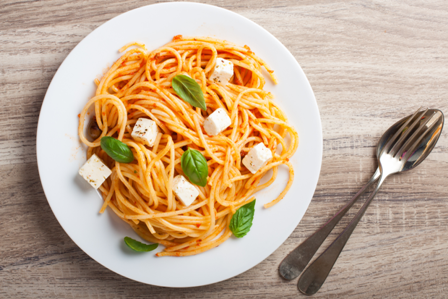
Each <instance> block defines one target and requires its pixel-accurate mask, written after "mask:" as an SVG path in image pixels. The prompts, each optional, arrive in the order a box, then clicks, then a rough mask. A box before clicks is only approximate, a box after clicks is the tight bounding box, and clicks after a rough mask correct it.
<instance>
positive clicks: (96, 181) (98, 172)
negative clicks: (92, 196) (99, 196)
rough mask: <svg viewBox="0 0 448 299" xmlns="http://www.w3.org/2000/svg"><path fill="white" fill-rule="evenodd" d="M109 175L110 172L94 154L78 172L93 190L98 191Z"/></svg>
mask: <svg viewBox="0 0 448 299" xmlns="http://www.w3.org/2000/svg"><path fill="white" fill-rule="evenodd" d="M111 173H112V171H111V170H110V169H109V168H108V167H107V166H106V165H105V164H104V163H103V161H101V160H100V158H98V156H97V155H95V154H93V155H92V157H90V159H89V160H87V162H86V163H85V164H84V165H83V166H82V167H81V169H80V170H79V174H80V175H81V176H82V177H83V178H84V179H85V180H86V181H87V182H88V183H89V184H90V185H92V187H93V188H95V189H98V188H99V187H100V186H101V184H102V183H104V181H105V180H106V179H107V178H108V177H109V176H110V174H111Z"/></svg>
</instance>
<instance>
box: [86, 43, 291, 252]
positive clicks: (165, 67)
mask: <svg viewBox="0 0 448 299" xmlns="http://www.w3.org/2000/svg"><path fill="white" fill-rule="evenodd" d="M119 51H120V52H123V53H124V54H123V55H122V56H121V58H119V59H118V60H117V61H116V62H115V63H114V64H113V65H112V67H110V69H109V70H108V71H107V73H106V74H105V75H104V76H103V77H102V78H101V80H95V83H96V85H97V89H96V93H95V96H94V97H93V98H92V99H90V100H89V101H88V102H87V104H86V105H85V107H84V109H83V110H82V112H81V114H80V122H79V137H80V139H81V141H82V142H83V143H84V144H86V145H87V146H88V150H87V158H89V157H90V156H92V155H93V154H96V155H97V156H98V157H99V158H100V159H101V160H103V161H104V163H105V164H106V165H107V166H108V167H109V168H110V169H111V170H112V174H111V175H110V177H109V178H108V179H107V180H106V181H105V182H104V183H103V184H102V185H101V186H100V188H99V191H100V193H101V194H102V196H103V199H104V204H103V206H102V208H101V210H100V213H103V212H104V211H105V209H106V208H107V207H109V208H110V209H111V210H112V211H113V212H115V214H116V215H118V217H120V218H121V219H122V220H123V221H125V222H126V223H128V224H129V225H130V226H131V227H132V228H133V229H134V230H135V231H136V232H137V233H138V234H139V235H140V236H141V237H142V238H143V239H145V240H147V241H149V242H155V243H160V244H162V245H164V246H165V248H164V250H163V251H161V252H159V253H157V256H189V255H194V254H198V253H201V252H204V251H207V250H209V249H212V248H214V247H216V246H218V245H219V244H221V243H223V242H224V241H225V240H226V239H228V238H229V237H230V236H231V234H232V232H231V231H230V229H229V223H230V220H231V218H232V215H233V214H234V213H235V212H236V211H237V210H238V208H240V207H241V206H243V205H245V204H247V203H249V202H251V201H252V200H254V195H255V193H256V192H257V191H260V190H262V189H264V188H266V187H268V186H269V185H271V184H272V183H273V182H274V181H275V179H276V177H277V171H278V167H280V166H282V165H284V166H286V167H287V168H289V180H288V182H287V184H286V187H285V188H284V190H283V191H282V192H281V193H280V195H279V196H278V197H277V198H275V199H273V200H272V201H271V202H268V203H266V204H265V205H264V207H265V208H269V207H271V206H273V205H275V204H276V203H278V202H279V201H280V200H281V199H282V198H283V197H284V196H285V194H286V193H287V192H288V190H289V188H290V187H291V185H292V183H293V179H294V171H293V167H292V165H291V163H290V162H289V158H290V157H291V156H292V155H293V154H294V152H295V151H296V149H297V147H298V142H299V140H298V134H297V132H296V130H295V129H294V128H293V127H292V126H291V125H290V124H289V123H288V121H287V119H286V116H285V114H284V112H283V111H282V110H281V109H280V108H279V107H278V106H277V104H276V103H275V102H274V100H273V95H272V94H271V93H269V92H267V91H265V90H263V86H264V85H265V79H264V76H263V72H265V71H267V74H269V76H270V79H271V80H272V81H273V82H274V83H275V84H276V83H277V80H276V78H275V76H274V72H273V70H271V69H270V68H269V67H268V65H267V64H266V63H265V62H264V61H263V60H261V59H260V58H259V57H257V56H256V55H255V54H254V52H252V51H251V50H250V48H249V47H247V46H244V47H240V46H237V45H234V44H232V43H229V42H227V41H223V40H217V39H212V38H199V37H195V38H187V37H182V36H175V37H174V38H173V40H172V41H171V42H169V43H168V44H166V45H164V46H162V47H160V48H158V49H156V50H154V51H152V52H148V51H147V50H146V48H145V45H143V44H140V43H136V42H134V43H130V44H128V45H125V46H124V47H123V48H121V49H120V50H119ZM217 58H223V59H226V60H228V61H231V62H232V63H233V70H234V75H233V77H232V78H231V79H230V81H229V83H228V84H221V83H216V82H215V81H212V80H210V76H211V74H212V73H213V71H214V68H215V64H216V61H217ZM263 68H264V70H263ZM181 74H183V75H188V76H189V77H191V78H193V79H194V80H195V81H196V82H197V83H198V84H199V86H200V88H201V90H202V92H203V95H204V99H205V103H206V106H207V109H206V111H204V110H201V109H200V108H195V107H193V106H192V105H190V104H189V103H187V102H186V101H184V100H183V99H181V98H180V97H179V96H178V95H177V94H176V92H175V91H174V89H173V88H172V85H171V82H172V79H173V78H174V77H175V76H176V75H181ZM92 106H93V107H94V111H95V112H94V114H95V115H94V122H95V123H96V124H95V125H96V126H97V127H98V129H99V132H100V135H99V136H95V137H97V138H95V140H93V139H92V138H91V137H90V136H89V135H88V134H85V133H84V131H85V128H84V127H85V119H86V117H88V114H90V113H89V111H92V110H93V107H92ZM218 108H223V109H224V110H225V111H226V113H227V114H228V117H229V118H230V120H231V125H230V126H229V127H228V128H226V129H225V130H224V131H222V132H221V133H220V134H218V135H215V136H210V135H208V134H206V133H205V132H204V127H203V124H204V120H205V119H206V118H207V116H208V115H210V114H211V113H212V112H213V111H215V110H216V109H218ZM139 118H147V119H150V120H152V121H154V122H155V123H156V124H157V126H158V128H159V133H158V134H157V137H156V138H155V142H154V145H153V146H152V147H149V146H148V145H145V144H144V143H142V142H139V141H138V140H136V139H134V138H133V137H132V136H131V133H132V131H133V127H134V125H135V123H136V122H137V120H138V119H139ZM104 136H111V137H114V138H116V139H118V140H120V141H122V142H123V143H125V144H126V145H127V146H128V147H129V148H130V149H131V150H132V153H133V155H134V157H135V160H134V161H133V162H132V163H119V162H116V161H115V160H113V159H112V158H110V157H109V156H108V155H107V154H106V153H105V152H104V150H103V149H102V148H101V146H100V140H101V138H102V137H104ZM258 143H263V144H264V145H265V146H266V147H267V148H268V149H269V150H270V151H271V152H272V155H273V158H272V159H271V160H270V161H269V162H268V163H267V164H266V165H265V166H263V167H262V168H261V169H259V170H258V171H256V172H255V173H251V172H250V171H249V170H248V169H247V168H246V167H245V166H244V165H243V163H242V159H243V157H244V156H245V155H246V154H247V153H248V152H249V150H250V149H251V148H252V147H254V146H255V145H256V144H258ZM188 148H191V149H195V150H197V151H199V152H200V153H201V154H202V155H203V156H204V157H205V158H206V160H207V165H208V177H207V184H206V186H205V187H200V186H196V185H195V188H197V190H198V192H199V196H198V197H197V198H196V199H195V200H194V202H193V203H192V204H191V205H189V206H185V205H184V204H183V203H182V202H181V201H179V200H178V199H177V198H176V196H175V194H174V193H173V179H174V177H175V176H176V175H178V174H184V172H183V170H182V167H181V157H182V154H183V153H184V151H186V150H187V149H188ZM269 170H272V177H271V178H270V179H269V180H268V181H267V182H266V183H264V184H261V185H260V184H259V183H260V180H261V178H262V177H263V176H264V175H265V174H266V173H267V172H268V171H269Z"/></svg>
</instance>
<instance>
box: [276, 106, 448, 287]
mask: <svg viewBox="0 0 448 299" xmlns="http://www.w3.org/2000/svg"><path fill="white" fill-rule="evenodd" d="M443 122H444V117H443V113H442V112H441V111H440V110H437V109H431V110H428V109H426V110H424V111H420V109H419V110H417V112H415V113H414V114H413V115H411V116H408V117H405V118H404V119H402V120H400V121H398V122H397V123H395V124H394V125H393V126H391V127H390V128H389V129H388V130H387V131H386V132H385V133H384V134H383V136H382V137H381V139H380V141H379V143H378V146H377V151H376V154H377V157H378V164H379V167H378V169H377V170H376V171H375V173H374V175H373V176H372V178H371V179H370V180H369V182H368V183H367V184H366V185H365V186H364V187H363V188H362V189H361V190H360V191H359V192H358V193H357V194H356V195H355V196H354V197H353V198H352V199H351V200H350V202H349V203H347V204H346V205H345V206H344V207H343V208H342V209H341V210H340V211H339V212H337V213H336V215H335V216H333V217H332V218H331V219H330V220H329V221H327V222H326V223H325V224H324V225H323V226H322V227H321V228H320V229H319V230H318V231H317V232H316V233H314V234H313V235H312V236H310V237H309V238H308V239H306V240H305V241H304V242H303V243H302V244H300V245H299V246H298V247H297V248H296V249H294V250H293V251H292V252H291V253H290V254H289V255H288V256H287V257H286V258H285V259H284V260H283V261H282V263H281V264H280V266H279V274H280V275H281V276H282V277H283V278H285V279H288V280H291V279H294V278H295V277H297V276H299V275H300V273H301V272H302V271H303V269H304V268H305V267H306V265H307V264H308V263H309V261H310V260H311V258H312V257H313V255H314V254H315V253H316V251H317V250H318V248H319V247H320V246H321V244H322V243H323V242H324V240H325V239H326V237H327V236H328V234H329V233H330V232H331V231H332V229H333V228H334V227H335V225H336V224H337V223H338V222H339V220H340V219H341V218H342V217H343V216H344V215H345V214H346V212H347V211H348V210H349V209H350V208H351V207H352V206H353V204H354V203H355V202H356V201H357V200H358V198H359V197H360V196H361V195H362V194H363V193H364V192H365V191H366V190H367V189H368V188H369V187H370V186H371V185H372V184H373V183H374V182H375V181H377V180H378V178H380V180H379V183H378V185H377V187H376V188H375V190H374V191H373V192H372V194H371V195H370V197H369V199H368V200H367V201H366V203H365V204H364V206H363V207H362V208H361V209H360V210H359V212H358V213H357V214H356V216H355V217H354V218H353V220H352V221H351V222H350V224H349V225H348V226H347V227H346V229H345V230H344V231H343V232H342V233H341V234H340V236H339V237H338V238H337V239H336V240H335V241H334V242H333V243H332V244H331V245H330V246H329V247H328V248H327V250H326V251H325V252H324V253H323V254H322V255H321V256H319V257H318V258H317V259H316V260H315V261H314V262H313V263H312V264H311V265H310V266H309V267H308V268H307V269H306V270H305V272H304V273H303V274H302V276H301V277H300V279H299V282H298V288H299V290H300V291H301V292H302V293H304V294H306V295H312V294H314V293H316V292H317V291H318V290H319V288H320V287H321V286H322V284H323V283H324V281H325V279H326V277H327V276H328V274H329V272H330V271H331V269H332V267H333V265H334V263H335V262H336V260H337V258H338V257H339V254H340V252H341V251H342V249H343V248H344V246H345V244H346V242H347V241H348V238H349V237H350V235H351V233H352V232H353V230H354V229H355V227H356V225H357V224H358V222H359V220H360V219H361V217H362V216H363V214H364V212H365V210H366V209H367V207H368V206H369V204H370V202H371V200H372V199H373V197H374V196H375V194H376V193H377V192H378V190H379V188H380V186H381V184H382V183H383V182H384V180H385V179H386V178H387V177H388V176H389V175H390V174H393V173H397V172H403V171H408V170H410V169H413V168H415V167H416V166H417V165H419V164H420V163H421V162H422V161H423V160H424V159H425V158H426V157H427V156H428V155H429V153H430V152H431V150H432V149H433V148H434V146H435V144H436V142H437V140H438V138H439V136H440V133H441V130H442V127H443Z"/></svg>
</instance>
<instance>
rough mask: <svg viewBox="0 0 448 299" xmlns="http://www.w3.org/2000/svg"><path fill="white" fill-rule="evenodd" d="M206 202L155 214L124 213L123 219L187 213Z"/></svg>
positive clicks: (140, 218)
mask: <svg viewBox="0 0 448 299" xmlns="http://www.w3.org/2000/svg"><path fill="white" fill-rule="evenodd" d="M207 203H208V202H207V201H206V200H204V201H201V202H199V203H197V204H195V205H191V206H189V207H188V208H185V209H182V210H177V211H173V212H165V213H156V214H146V215H125V216H124V218H125V219H138V220H143V219H152V218H161V217H169V216H175V215H181V214H185V213H188V212H190V211H193V210H196V209H198V208H200V207H202V206H204V205H206V204H207Z"/></svg>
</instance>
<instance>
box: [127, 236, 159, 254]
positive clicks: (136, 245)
mask: <svg viewBox="0 0 448 299" xmlns="http://www.w3.org/2000/svg"><path fill="white" fill-rule="evenodd" d="M124 242H125V243H126V245H128V247H129V248H131V249H132V250H134V251H138V252H148V251H153V250H154V249H156V248H157V247H158V246H159V244H157V243H154V244H144V243H142V242H139V241H136V240H134V239H132V238H129V237H124Z"/></svg>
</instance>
